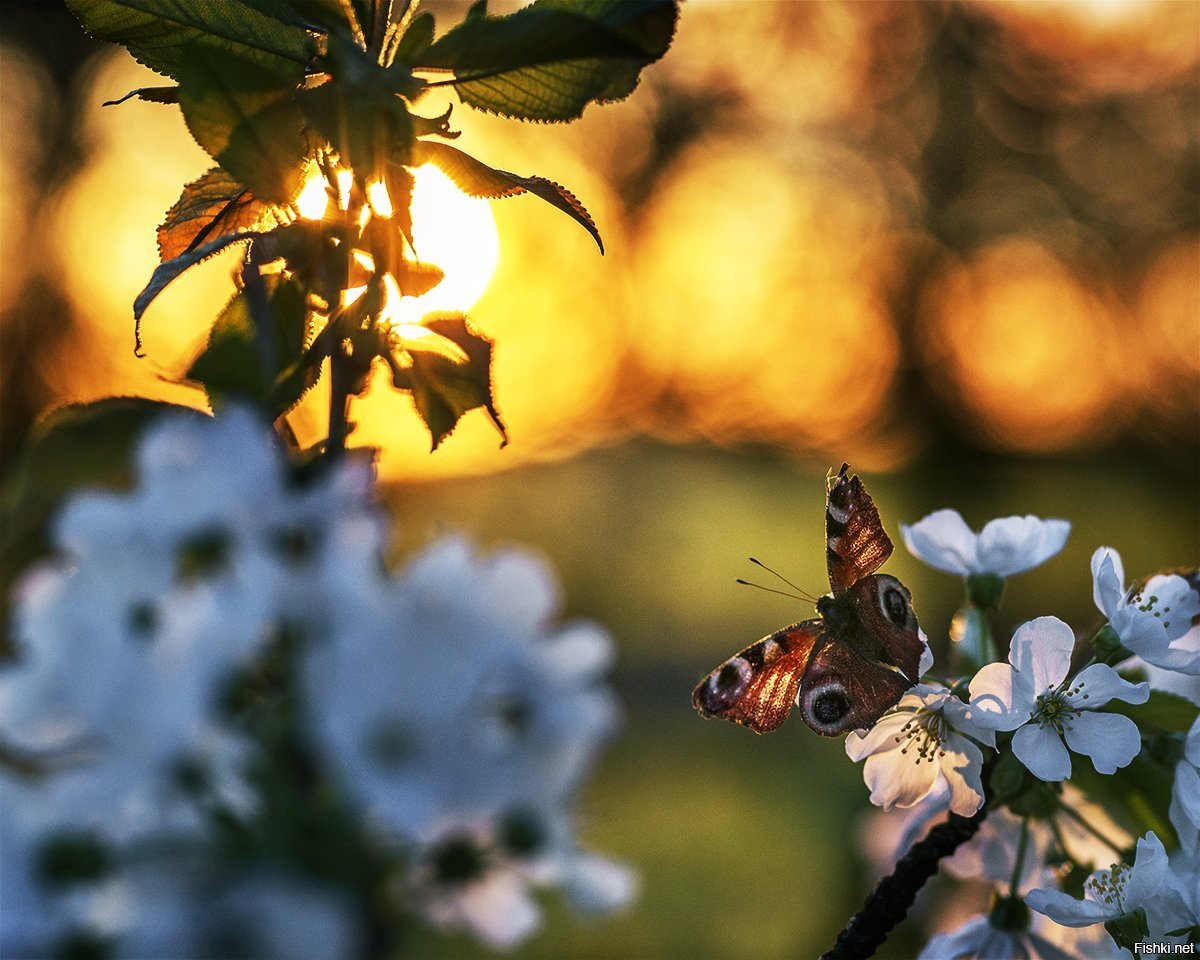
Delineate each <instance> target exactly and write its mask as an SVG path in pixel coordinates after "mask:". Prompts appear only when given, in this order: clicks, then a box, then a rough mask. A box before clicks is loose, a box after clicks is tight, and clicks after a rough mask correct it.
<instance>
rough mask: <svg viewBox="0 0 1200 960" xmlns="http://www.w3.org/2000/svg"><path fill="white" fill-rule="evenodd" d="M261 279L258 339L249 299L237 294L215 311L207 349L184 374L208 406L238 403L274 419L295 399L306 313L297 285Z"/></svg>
mask: <svg viewBox="0 0 1200 960" xmlns="http://www.w3.org/2000/svg"><path fill="white" fill-rule="evenodd" d="M263 280H264V287H263V292H264V294H265V298H266V304H267V310H266V311H265V312H266V314H267V315H268V316H269V318H270V326H269V329H268V330H267V331H266V335H265V337H264V339H263V340H262V341H260V340H259V338H258V335H257V332H256V330H255V325H254V317H253V314H252V312H251V301H250V296H249V293H248V291H245V290H243V291H242V292H240V293H238V294H237V295H236V296H234V297H233V298H232V299H231V300H230V301H229V303H228V304H226V306H225V309H224V310H222V311H221V315H220V316H219V317H217V321H216V323H215V324H213V328H212V332H211V334H210V335H209V338H208V345H207V346H206V347H205V348H204V350H203V352H201V354H200V355H199V356H198V357H196V359H195V360H194V361H193V362H192V365H191V367H189V368H188V371H187V373H186V374H185V376H186V377H187V378H188V379H189V380H195V381H197V382H199V383H201V384H202V385H203V386H204V389H205V390H206V391H207V392H208V397H209V400H210V402H211V403H212V405H213V406H214V407H217V406H220V405H221V404H223V403H228V402H229V401H231V400H244V401H249V402H251V403H253V404H255V405H256V406H258V407H259V408H261V409H264V410H267V412H268V413H269V414H270V416H271V417H272V418H274V417H277V416H279V415H280V414H281V413H283V412H284V411H285V410H286V409H288V408H290V407H291V406H292V405H293V404H294V403H295V402H296V401H297V400H299V393H300V392H302V389H301V390H297V387H298V386H299V384H298V383H297V382H294V381H293V380H292V379H291V374H292V371H293V370H294V369H296V368H298V366H300V365H301V363H300V362H301V360H302V359H303V357H304V352H305V350H304V348H305V343H304V340H305V333H306V326H307V323H306V322H307V310H306V309H305V305H304V296H303V293H302V292H301V290H300V289H299V286H298V285H297V284H295V283H291V282H288V281H286V280H284V279H282V278H281V277H278V276H271V277H265V278H263ZM285 374H286V375H287V376H285ZM313 379H314V380H315V372H314V374H313ZM311 385H312V384H311V383H308V384H306V385H305V386H306V387H307V386H311Z"/></svg>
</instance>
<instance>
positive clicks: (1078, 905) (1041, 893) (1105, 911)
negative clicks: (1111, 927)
mask: <svg viewBox="0 0 1200 960" xmlns="http://www.w3.org/2000/svg"><path fill="white" fill-rule="evenodd" d="M1025 903H1026V905H1027V906H1028V907H1029V909H1030V910H1036V911H1037V912H1038V913H1044V914H1045V915H1046V916H1048V917H1049V918H1050V919H1051V920H1053V921H1054V922H1055V923H1061V924H1062V925H1063V926H1064V927H1090V926H1091V925H1092V924H1093V923H1106V922H1107V921H1109V920H1115V919H1116V918H1117V917H1119V916H1120V915H1121V913H1120V911H1119V910H1117V909H1116V908H1115V907H1111V906H1108V905H1106V904H1103V903H1099V902H1097V901H1095V900H1076V899H1075V898H1074V897H1070V896H1067V894H1065V893H1063V892H1062V891H1061V890H1050V889H1047V888H1045V887H1038V888H1037V889H1036V890H1030V891H1029V893H1027V894H1026V895H1025Z"/></svg>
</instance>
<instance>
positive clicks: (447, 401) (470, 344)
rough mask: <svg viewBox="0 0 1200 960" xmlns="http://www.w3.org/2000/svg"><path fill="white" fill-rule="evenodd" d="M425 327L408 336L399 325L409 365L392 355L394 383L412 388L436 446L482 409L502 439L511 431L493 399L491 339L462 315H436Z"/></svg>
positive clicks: (430, 316) (406, 388) (428, 317)
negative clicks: (470, 414) (465, 417)
mask: <svg viewBox="0 0 1200 960" xmlns="http://www.w3.org/2000/svg"><path fill="white" fill-rule="evenodd" d="M420 326H421V327H422V328H424V329H425V330H427V331H429V332H428V333H427V334H425V335H424V336H412V335H411V333H415V332H416V331H411V333H410V335H408V336H405V332H404V329H403V327H400V328H397V332H398V333H399V334H400V337H401V346H402V347H403V349H404V351H405V352H406V353H407V359H408V360H409V361H410V365H409V366H407V367H403V366H401V365H400V364H399V363H398V362H397V360H396V359H395V358H389V363H390V364H391V366H392V382H393V383H394V384H395V385H396V386H397V387H398V388H400V389H402V390H411V391H412V395H413V400H414V401H415V402H416V405H417V412H418V413H419V414H420V415H421V419H422V420H424V421H425V425H426V426H427V427H429V433H430V435H431V436H432V438H433V446H432V448H431V449H433V450H436V449H437V448H438V444H440V443H441V442H442V440H444V439H445V438H446V437H447V436H448V435H449V434H450V432H451V431H452V430H453V429H454V427H455V426H456V425H457V423H458V421H459V419H460V418H461V417H462V415H463V414H464V413H466V412H467V411H468V410H474V409H475V408H476V407H483V408H484V409H485V410H486V411H487V413H488V416H490V417H491V419H492V423H493V424H495V426H496V429H497V430H498V431H499V432H500V436H501V437H502V438H503V439H502V442H501V444H500V445H501V446H504V444H506V443H508V433H507V432H506V431H505V429H504V423H503V421H502V420H501V419H500V414H499V413H498V412H497V411H496V407H495V404H494V403H493V401H492V369H491V368H492V341H491V340H489V339H488V338H487V337H484V336H482V335H481V334H479V333H477V332H476V331H475V330H474V329H473V328H472V327H471V325H470V323H469V322H468V320H467V318H466V317H465V316H464V315H463V314H461V313H443V314H431V315H429V316H427V317H425V318H424V319H423V320H422V321H421V323H420Z"/></svg>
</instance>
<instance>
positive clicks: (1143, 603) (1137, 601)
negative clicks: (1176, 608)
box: [1129, 593, 1171, 627]
mask: <svg viewBox="0 0 1200 960" xmlns="http://www.w3.org/2000/svg"><path fill="white" fill-rule="evenodd" d="M1129 602H1130V604H1131V605H1133V606H1134V607H1136V608H1137V609H1138V610H1140V611H1142V613H1150V614H1153V615H1154V616H1156V617H1158V619H1160V620H1162V621H1163V626H1164V627H1169V626H1171V621H1170V620H1166V619H1164V615H1165V614H1168V613H1170V612H1171V608H1170V607H1167V606H1164V607H1162V609H1156V608H1157V607H1158V597H1157V596H1156V595H1155V594H1151V595H1150V596H1148V597H1147V596H1144V595H1142V594H1140V593H1135V594H1134V595H1133V597H1132V598H1131V599H1130V601H1129Z"/></svg>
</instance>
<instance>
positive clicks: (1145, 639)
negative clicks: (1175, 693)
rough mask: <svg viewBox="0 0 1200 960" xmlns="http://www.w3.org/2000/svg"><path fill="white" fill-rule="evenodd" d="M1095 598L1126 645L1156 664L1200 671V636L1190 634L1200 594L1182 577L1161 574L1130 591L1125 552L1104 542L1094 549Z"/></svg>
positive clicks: (1188, 671)
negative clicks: (1126, 584) (1126, 580)
mask: <svg viewBox="0 0 1200 960" xmlns="http://www.w3.org/2000/svg"><path fill="white" fill-rule="evenodd" d="M1092 597H1093V599H1094V600H1095V602H1096V606H1097V608H1099V610H1100V612H1101V613H1103V614H1104V615H1105V616H1106V617H1107V618H1108V623H1109V626H1111V627H1112V629H1113V632H1114V633H1116V635H1117V637H1118V639H1120V641H1121V643H1122V644H1123V645H1124V646H1125V647H1126V648H1128V649H1129V650H1131V651H1132V652H1133V653H1135V654H1137V655H1138V656H1139V657H1141V658H1142V659H1143V660H1145V661H1146V662H1147V663H1151V664H1154V665H1155V666H1156V667H1161V668H1162V669H1165V670H1170V671H1173V672H1176V673H1184V674H1188V675H1191V676H1197V675H1200V636H1196V637H1192V636H1190V634H1191V633H1192V632H1193V631H1192V618H1193V617H1195V616H1197V614H1200V594H1197V591H1196V590H1194V589H1193V588H1192V586H1191V585H1190V584H1189V583H1188V581H1187V580H1185V579H1184V578H1183V577H1181V576H1179V575H1178V574H1170V575H1162V574H1159V575H1156V576H1153V577H1151V578H1150V579H1149V580H1147V581H1146V585H1145V586H1144V587H1142V588H1141V589H1140V590H1137V589H1135V588H1130V589H1129V590H1126V589H1125V570H1124V567H1123V565H1122V563H1121V555H1120V554H1119V553H1117V551H1116V550H1113V549H1112V548H1111V547H1100V548H1099V549H1098V550H1096V552H1095V553H1093V554H1092Z"/></svg>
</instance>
